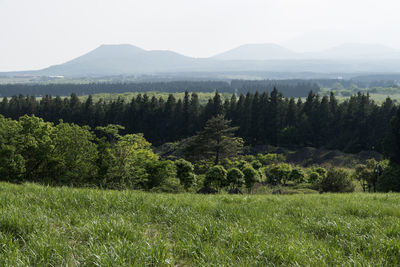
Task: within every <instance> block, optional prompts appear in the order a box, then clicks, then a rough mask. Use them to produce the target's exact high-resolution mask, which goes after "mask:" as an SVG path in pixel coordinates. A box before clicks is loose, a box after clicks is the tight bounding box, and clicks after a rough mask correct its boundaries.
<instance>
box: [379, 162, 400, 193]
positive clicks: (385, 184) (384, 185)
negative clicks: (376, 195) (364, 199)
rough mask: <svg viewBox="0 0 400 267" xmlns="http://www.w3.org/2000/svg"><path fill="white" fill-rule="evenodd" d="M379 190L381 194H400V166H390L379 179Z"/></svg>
mask: <svg viewBox="0 0 400 267" xmlns="http://www.w3.org/2000/svg"><path fill="white" fill-rule="evenodd" d="M377 189H378V191H381V192H389V191H394V192H400V165H399V164H393V163H392V164H390V165H389V166H388V167H386V168H385V169H384V171H383V173H382V175H380V176H379V177H378V182H377Z"/></svg>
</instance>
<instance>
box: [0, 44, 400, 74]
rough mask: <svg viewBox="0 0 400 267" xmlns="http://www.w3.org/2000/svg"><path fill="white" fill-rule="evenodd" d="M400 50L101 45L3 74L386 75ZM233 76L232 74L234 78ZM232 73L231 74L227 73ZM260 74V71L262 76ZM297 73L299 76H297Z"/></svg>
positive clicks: (394, 68)
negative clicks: (198, 52)
mask: <svg viewBox="0 0 400 267" xmlns="http://www.w3.org/2000/svg"><path fill="white" fill-rule="evenodd" d="M399 70H400V53H399V52H398V51H397V50H395V49H392V48H390V47H386V46H383V45H374V44H344V45H340V46H336V47H332V48H330V49H326V50H323V51H319V52H308V53H296V52H293V51H291V50H289V49H286V48H285V47H283V46H279V45H276V44H249V45H242V46H240V47H237V48H235V49H232V50H229V51H227V52H224V53H221V54H218V55H215V56H213V57H210V58H192V57H187V56H184V55H181V54H178V53H175V52H173V51H168V50H145V49H142V48H139V47H136V46H133V45H129V44H121V45H102V46H100V47H98V48H96V49H94V50H92V51H91V52H89V53H86V54H84V55H82V56H80V57H77V58H75V59H73V60H71V61H68V62H66V63H64V64H60V65H54V66H50V67H48V68H46V69H42V70H36V71H24V72H8V73H7V72H6V73H0V76H5V77H9V76H13V75H14V76H15V75H17V76H24V75H25V76H27V77H29V76H36V77H38V76H68V77H84V76H88V77H99V76H113V75H132V74H134V75H141V74H157V75H160V74H161V73H166V74H168V75H171V73H184V76H185V77H189V76H190V75H192V76H193V75H197V76H199V75H200V76H203V77H206V76H207V77H210V74H211V76H212V77H219V75H220V74H221V75H222V76H224V77H227V73H230V74H232V75H233V76H235V77H238V76H240V75H242V74H243V75H242V76H243V77H248V76H247V74H246V73H249V72H253V73H254V72H259V73H261V74H260V76H259V77H265V75H266V74H262V73H266V72H275V73H289V74H290V73H305V72H309V73H325V74H328V73H336V74H341V75H338V76H343V74H345V73H362V72H368V73H384V72H399ZM232 75H231V76H232ZM228 76H229V75H228ZM257 76H258V74H257ZM294 76H296V75H294Z"/></svg>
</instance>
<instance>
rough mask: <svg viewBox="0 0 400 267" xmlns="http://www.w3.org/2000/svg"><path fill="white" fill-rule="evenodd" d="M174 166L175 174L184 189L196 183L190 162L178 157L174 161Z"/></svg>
mask: <svg viewBox="0 0 400 267" xmlns="http://www.w3.org/2000/svg"><path fill="white" fill-rule="evenodd" d="M175 168H176V173H177V174H176V176H177V177H178V179H179V180H180V182H181V184H182V185H183V186H184V187H185V188H186V189H188V188H189V187H191V186H193V185H194V184H195V183H196V175H195V174H194V167H193V165H192V163H190V162H189V161H187V160H184V159H178V160H176V161H175Z"/></svg>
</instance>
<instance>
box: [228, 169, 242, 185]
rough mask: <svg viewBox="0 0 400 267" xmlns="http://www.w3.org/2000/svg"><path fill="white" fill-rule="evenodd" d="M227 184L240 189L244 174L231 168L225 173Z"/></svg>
mask: <svg viewBox="0 0 400 267" xmlns="http://www.w3.org/2000/svg"><path fill="white" fill-rule="evenodd" d="M227 179H228V183H229V184H230V185H231V186H232V188H234V187H240V186H242V185H243V184H244V182H245V181H244V174H243V172H242V171H241V170H239V169H238V168H231V169H229V170H228V173H227Z"/></svg>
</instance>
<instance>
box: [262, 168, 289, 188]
mask: <svg viewBox="0 0 400 267" xmlns="http://www.w3.org/2000/svg"><path fill="white" fill-rule="evenodd" d="M291 171H292V167H291V166H290V165H289V164H287V163H278V164H273V165H272V166H271V167H270V168H268V169H267V173H266V176H267V182H268V183H270V184H273V185H276V184H279V183H281V182H282V183H283V184H286V182H287V180H288V179H289V177H290V173H291Z"/></svg>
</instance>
